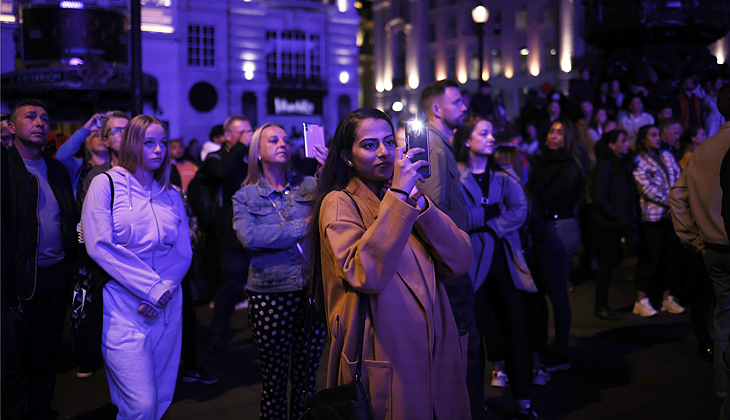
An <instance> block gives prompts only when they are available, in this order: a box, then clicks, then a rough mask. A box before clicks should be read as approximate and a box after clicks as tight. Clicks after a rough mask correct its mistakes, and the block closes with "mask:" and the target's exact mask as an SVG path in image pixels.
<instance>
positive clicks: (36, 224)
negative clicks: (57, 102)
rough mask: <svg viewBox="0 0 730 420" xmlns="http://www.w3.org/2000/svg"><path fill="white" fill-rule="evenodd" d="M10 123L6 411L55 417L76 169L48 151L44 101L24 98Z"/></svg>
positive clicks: (5, 195) (5, 198)
mask: <svg viewBox="0 0 730 420" xmlns="http://www.w3.org/2000/svg"><path fill="white" fill-rule="evenodd" d="M8 128H9V130H10V132H11V133H12V134H13V135H14V136H15V141H14V147H13V148H10V149H7V150H6V149H4V148H2V150H1V151H0V153H1V154H2V169H3V180H2V181H3V188H2V226H3V234H2V247H3V266H9V267H10V269H5V268H4V269H3V271H2V285H3V296H2V306H3V308H2V311H3V313H2V315H3V324H2V328H3V333H2V334H3V337H2V338H3V340H2V352H3V362H4V363H6V364H4V365H3V378H2V380H3V384H2V418H4V419H19V418H21V417H22V418H29V419H46V418H49V419H55V418H56V417H57V415H58V413H57V412H56V411H55V410H53V409H52V408H51V401H52V399H53V391H54V387H55V383H56V374H57V371H58V363H59V354H60V353H61V351H60V350H61V339H62V337H63V323H64V321H65V319H66V307H67V306H68V298H69V285H70V279H71V273H72V267H73V263H72V261H73V260H74V256H75V255H74V254H75V250H76V247H77V244H78V240H77V237H76V225H77V223H78V221H79V214H78V211H77V209H76V204H75V203H74V196H73V189H72V187H71V179H70V178H69V175H68V171H67V170H66V168H65V167H64V166H63V164H61V163H60V162H58V161H57V160H55V159H53V158H51V157H49V156H46V155H45V154H43V152H42V149H43V146H44V145H45V143H46V139H47V138H48V131H49V120H48V113H47V112H46V110H45V107H44V105H43V103H41V102H39V101H36V100H32V99H29V100H25V101H22V102H20V103H19V104H18V105H17V106H16V107H15V108H14V109H13V111H12V113H11V115H10V120H9V123H8ZM6 257H7V258H9V259H8V260H6V259H5V258H6ZM8 318H9V319H8ZM8 330H9V331H8ZM6 354H7V360H6V359H5V357H6Z"/></svg>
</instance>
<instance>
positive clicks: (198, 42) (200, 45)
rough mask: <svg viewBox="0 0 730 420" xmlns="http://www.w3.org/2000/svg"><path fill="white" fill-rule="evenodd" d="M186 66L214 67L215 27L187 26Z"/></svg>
mask: <svg viewBox="0 0 730 420" xmlns="http://www.w3.org/2000/svg"><path fill="white" fill-rule="evenodd" d="M188 66H199V67H215V27H213V26H203V25H188Z"/></svg>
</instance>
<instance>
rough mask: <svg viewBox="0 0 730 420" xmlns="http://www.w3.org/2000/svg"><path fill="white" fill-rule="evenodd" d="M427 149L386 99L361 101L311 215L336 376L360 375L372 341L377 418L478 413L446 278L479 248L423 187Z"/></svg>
mask: <svg viewBox="0 0 730 420" xmlns="http://www.w3.org/2000/svg"><path fill="white" fill-rule="evenodd" d="M422 151H423V150H422V149H417V148H414V149H412V150H409V151H408V152H407V153H404V152H405V150H404V149H403V148H397V147H396V140H395V135H394V130H393V124H392V123H391V121H390V119H389V118H388V117H387V116H386V115H385V114H384V113H383V112H381V111H379V110H376V109H372V108H364V109H359V110H356V111H353V112H351V113H349V114H347V115H346V116H345V118H344V119H343V120H342V121H341V122H340V124H339V126H338V127H337V130H336V132H335V136H334V139H333V140H332V143H331V145H330V152H329V155H328V156H327V160H326V161H325V164H324V167H323V168H322V175H321V178H320V180H319V186H318V191H317V200H316V201H315V205H314V210H313V212H312V223H311V226H312V228H311V229H312V239H313V245H314V246H313V248H314V250H315V258H314V262H315V263H316V264H317V266H316V267H315V287H316V288H317V289H316V290H318V291H319V292H320V293H321V295H322V297H323V300H322V302H323V303H324V310H325V313H326V316H327V331H328V333H329V342H330V352H329V360H328V361H327V363H328V370H327V386H328V387H334V386H337V385H342V384H346V383H349V382H351V381H352V380H353V377H354V371H355V365H356V363H357V359H358V352H357V344H358V342H360V341H361V340H362V342H363V350H362V358H363V369H362V383H363V386H364V388H365V390H366V393H367V396H368V400H369V401H370V403H371V405H372V408H373V410H372V411H373V416H374V418H376V419H399V420H401V419H406V420H408V419H413V420H424V419H435V418H438V419H439V420H449V419H454V420H456V419H469V418H471V410H470V407H469V395H468V392H467V388H466V344H467V337H466V336H461V337H460V336H459V332H458V331H457V329H456V323H455V321H454V317H453V314H452V312H451V306H450V305H449V300H448V297H447V296H446V291H445V289H444V286H443V284H442V282H441V279H445V278H452V277H454V276H455V275H461V274H464V273H466V272H467V271H468V270H469V268H471V263H472V260H473V258H472V250H471V246H470V243H469V237H468V236H467V234H466V233H464V232H463V231H461V230H459V229H458V228H457V227H456V225H455V224H454V223H453V221H452V220H451V219H450V218H449V217H448V216H446V215H445V214H444V213H443V212H442V211H440V210H439V209H438V208H437V207H436V206H435V205H434V204H433V203H432V202H431V201H430V200H429V199H427V198H426V197H425V196H423V195H421V193H420V192H419V191H418V189H417V188H416V183H417V182H418V181H422V180H423V178H422V177H421V175H420V174H418V172H417V170H418V168H420V167H421V166H424V165H427V163H426V162H424V161H416V162H412V161H411V158H412V157H413V156H414V154H416V153H419V152H422ZM362 295H367V296H368V299H367V300H363V299H362V298H361V296H362ZM364 302H367V304H366V306H365V313H366V316H367V319H366V321H365V326H364V329H365V333H364V337H362V336H361V335H360V330H359V328H358V326H359V325H360V319H359V317H358V312H359V308H360V306H361V305H364V304H365V303H364Z"/></svg>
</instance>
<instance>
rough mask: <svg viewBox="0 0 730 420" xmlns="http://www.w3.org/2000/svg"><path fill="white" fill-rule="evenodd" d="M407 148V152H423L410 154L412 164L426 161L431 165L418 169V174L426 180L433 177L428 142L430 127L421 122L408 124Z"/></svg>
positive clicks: (409, 122) (414, 121) (415, 121)
mask: <svg viewBox="0 0 730 420" xmlns="http://www.w3.org/2000/svg"><path fill="white" fill-rule="evenodd" d="M406 146H407V148H408V149H407V150H408V151H411V150H413V149H416V148H418V149H420V150H421V151H419V152H417V153H415V150H413V152H410V153H409V158H410V160H411V162H418V161H421V160H424V161H426V162H428V163H429V165H425V166H421V167H420V168H418V173H419V174H421V176H422V177H423V178H424V179H425V178H429V177H430V176H431V165H430V163H431V155H430V152H429V141H428V127H426V124H424V123H423V122H421V121H418V120H411V121H408V122H407V123H406Z"/></svg>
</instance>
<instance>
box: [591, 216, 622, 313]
mask: <svg viewBox="0 0 730 420" xmlns="http://www.w3.org/2000/svg"><path fill="white" fill-rule="evenodd" d="M593 229H594V231H595V232H596V238H598V239H597V241H596V244H597V246H598V271H597V272H596V306H595V307H596V309H598V308H600V307H602V306H604V305H607V304H608V285H609V283H610V282H611V276H612V275H613V272H614V270H615V269H616V267H618V266H619V264H621V260H622V259H623V248H622V247H621V236H622V231H621V229H618V228H610V227H607V226H602V225H594V227H593Z"/></svg>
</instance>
